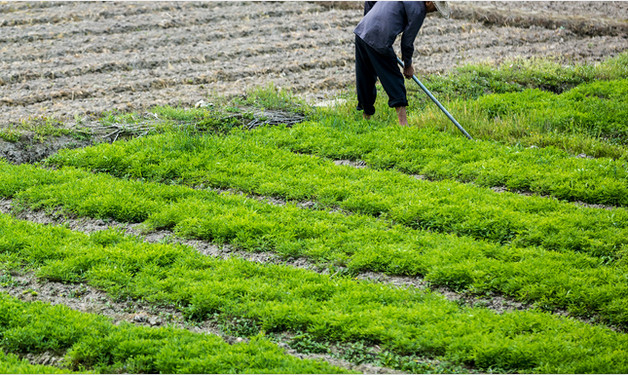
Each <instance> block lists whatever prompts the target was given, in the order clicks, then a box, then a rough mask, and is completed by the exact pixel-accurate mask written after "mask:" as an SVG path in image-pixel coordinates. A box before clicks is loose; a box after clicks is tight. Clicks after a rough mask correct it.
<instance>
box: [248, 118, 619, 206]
mask: <svg viewBox="0 0 628 375" xmlns="http://www.w3.org/2000/svg"><path fill="white" fill-rule="evenodd" d="M249 137H250V139H251V140H256V141H258V142H264V143H266V144H269V145H274V146H276V147H279V148H285V149H289V150H291V151H293V152H299V153H307V154H314V155H318V156H324V157H328V158H334V159H351V160H363V161H364V162H366V163H367V164H368V165H369V166H371V167H372V168H376V169H396V170H399V171H402V172H404V173H410V174H421V175H424V176H426V177H427V178H429V179H431V180H441V179H456V180H458V181H461V182H473V183H474V184H477V185H479V186H485V187H506V188H507V189H510V190H515V191H530V192H533V193H536V194H546V195H551V196H553V197H556V198H558V199H562V200H568V201H582V202H586V203H592V204H608V205H619V206H626V205H628V162H626V161H622V160H612V159H608V158H599V159H588V158H576V157H573V156H570V155H569V154H567V153H566V152H565V151H562V150H559V149H556V148H553V147H548V148H525V147H521V146H504V145H500V144H498V143H495V142H488V141H474V142H471V141H469V140H467V139H466V138H463V137H460V136H454V135H449V134H446V133H441V132H437V131H433V130H430V129H421V130H417V129H414V128H404V127H389V126H374V127H373V128H368V127H366V128H365V127H364V124H360V123H355V122H342V121H335V120H330V121H328V122H309V123H304V124H300V125H297V126H294V127H292V128H290V129H282V128H265V129H258V130H256V131H255V132H252V133H251V134H250V135H248V136H247V138H249Z"/></svg>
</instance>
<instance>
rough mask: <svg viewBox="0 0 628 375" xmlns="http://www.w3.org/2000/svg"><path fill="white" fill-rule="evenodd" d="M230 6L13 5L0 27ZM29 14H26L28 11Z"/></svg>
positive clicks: (79, 3) (140, 4)
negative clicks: (29, 6)
mask: <svg viewBox="0 0 628 375" xmlns="http://www.w3.org/2000/svg"><path fill="white" fill-rule="evenodd" d="M219 5H220V7H221V9H225V8H228V7H229V5H230V2H222V3H215V2H200V3H193V2H185V3H183V2H177V3H170V4H166V5H164V3H159V2H142V3H131V2H125V3H124V4H111V5H110V4H107V3H100V4H98V5H95V4H94V3H92V2H62V3H59V4H55V6H51V7H47V8H38V9H27V8H13V9H7V10H4V11H5V12H6V13H5V14H4V17H3V19H2V20H0V27H15V26H33V25H41V24H46V25H53V24H58V23H70V22H80V21H83V20H98V21H106V20H108V19H117V18H120V17H128V16H136V15H141V14H148V13H159V12H167V11H172V12H179V11H181V10H182V9H186V10H189V11H199V10H203V9H215V8H216V7H218V6H219ZM25 13H26V14H25Z"/></svg>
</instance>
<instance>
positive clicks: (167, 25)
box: [0, 6, 347, 45]
mask: <svg viewBox="0 0 628 375" xmlns="http://www.w3.org/2000/svg"><path fill="white" fill-rule="evenodd" d="M250 8H251V9H250V11H247V10H248V8H247V7H243V9H241V11H239V12H233V11H230V10H229V9H220V8H219V9H220V10H219V11H213V10H212V11H211V12H209V11H208V12H207V13H208V14H204V15H202V16H199V15H198V14H197V12H189V13H186V12H185V10H184V11H182V12H177V13H176V18H175V17H173V16H171V15H170V14H169V13H168V12H163V13H162V14H157V13H153V14H149V15H144V14H142V15H136V16H129V17H124V18H121V19H120V20H115V22H113V23H112V22H107V23H103V22H99V21H90V20H86V21H82V22H78V23H72V24H69V25H68V24H59V25H52V26H48V25H41V26H28V27H15V28H7V29H6V30H4V31H3V35H2V37H0V45H2V44H3V43H19V42H24V41H27V42H32V41H37V40H41V41H45V40H51V39H53V40H54V39H59V38H60V37H61V36H62V37H72V38H74V37H76V36H79V35H91V36H99V35H111V34H127V33H130V32H133V31H135V32H137V31H146V30H153V29H160V30H167V29H168V30H171V29H174V30H176V29H179V28H187V27H191V26H199V25H205V26H207V27H209V28H210V29H211V27H213V25H214V24H215V23H216V22H218V21H222V22H223V23H226V24H228V25H229V27H228V30H234V27H233V25H234V24H236V25H237V24H240V25H242V24H248V23H250V24H252V26H255V24H256V22H255V21H257V20H258V19H260V20H261V19H264V21H265V22H268V21H269V20H272V21H274V22H273V23H274V24H275V25H277V26H279V29H281V26H280V25H281V24H282V22H281V19H283V18H287V17H293V16H295V15H297V16H299V15H303V14H304V13H306V14H305V15H303V18H304V22H302V23H300V27H301V26H306V27H310V28H312V29H315V30H317V29H319V28H321V26H320V25H322V24H325V21H320V20H318V17H316V18H313V17H308V14H310V13H313V12H317V11H318V7H313V8H312V7H310V8H303V7H296V6H295V7H294V8H292V9H284V8H282V9H281V10H276V11H273V10H270V11H263V12H260V8H259V7H258V6H250ZM234 13H237V14H236V15H234ZM278 19H279V20H278ZM345 22H347V21H345ZM317 25H318V26H317ZM284 28H285V27H284ZM287 28H288V30H290V29H296V28H297V27H296V26H294V27H287Z"/></svg>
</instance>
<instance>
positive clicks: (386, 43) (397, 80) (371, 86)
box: [353, 1, 448, 126]
mask: <svg viewBox="0 0 628 375" xmlns="http://www.w3.org/2000/svg"><path fill="white" fill-rule="evenodd" d="M439 7H440V6H439ZM436 10H437V8H436V6H435V4H434V3H433V2H431V1H377V2H376V1H367V2H365V3H364V18H362V20H361V21H360V23H358V26H357V27H356V28H355V30H354V31H353V32H354V33H355V73H356V89H357V94H358V106H357V109H358V110H359V111H364V113H363V116H364V118H365V119H369V118H370V117H371V116H372V115H373V114H374V113H375V107H374V104H375V98H376V97H377V90H376V89H375V82H376V80H377V78H379V81H380V82H381V84H382V86H383V87H384V90H385V91H386V93H387V94H388V106H389V107H391V108H393V107H394V108H395V109H396V111H397V118H398V119H399V124H400V125H402V126H407V125H408V119H407V116H406V107H407V106H408V99H407V98H406V87H405V84H404V81H403V77H404V76H405V77H406V78H412V75H414V67H413V66H412V54H413V53H414V40H415V39H416V36H417V34H418V33H419V29H421V25H423V19H425V15H426V14H427V13H430V12H434V11H436ZM446 16H448V15H446ZM401 33H403V35H402V36H401V59H402V61H403V63H404V66H405V67H404V69H403V75H402V74H401V72H400V70H399V68H398V67H397V55H396V54H395V51H394V49H393V43H394V42H395V39H396V38H397V35H399V34H401Z"/></svg>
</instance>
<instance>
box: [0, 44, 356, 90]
mask: <svg viewBox="0 0 628 375" xmlns="http://www.w3.org/2000/svg"><path fill="white" fill-rule="evenodd" d="M242 39H245V40H246V41H245V42H244V43H241V44H236V45H232V46H230V48H229V50H225V49H223V48H221V47H220V46H215V47H214V46H213V45H211V44H208V45H206V46H202V47H199V46H194V45H192V44H190V45H184V46H181V47H177V52H178V53H177V54H176V55H174V56H172V55H171V56H169V51H171V50H172V46H163V47H156V48H150V49H145V50H142V51H133V50H130V51H129V50H125V51H124V52H120V53H109V54H83V53H81V54H75V55H73V56H66V57H65V58H63V59H54V60H51V63H50V64H46V66H45V68H44V69H42V68H41V61H32V62H29V63H22V62H13V63H4V62H3V63H0V72H1V73H0V86H6V85H16V84H24V85H29V81H35V80H46V81H49V80H55V79H63V78H68V77H78V76H81V75H86V74H94V73H110V72H117V71H123V72H128V71H133V70H149V71H154V70H156V69H158V68H168V70H172V69H177V68H179V67H180V66H185V64H190V65H192V64H193V65H194V67H193V70H195V71H199V72H202V71H207V70H210V69H213V68H215V66H211V65H209V64H210V63H214V62H215V63H217V64H218V67H222V66H223V65H224V63H225V61H233V60H236V61H241V62H245V63H247V64H248V65H252V63H253V62H254V63H255V65H266V64H267V65H271V66H272V65H276V62H277V60H279V59H280V58H279V57H278V56H277V55H282V56H285V54H286V53H288V54H289V55H288V56H287V57H282V58H283V59H291V60H296V61H298V60H302V59H303V58H311V56H310V53H309V50H310V49H312V48H321V46H320V45H318V44H317V43H316V42H314V41H309V42H308V41H300V42H297V41H290V40H289V41H286V40H277V41H272V40H270V41H268V43H266V44H259V43H256V41H255V40H254V39H248V38H242ZM322 47H323V48H326V49H328V50H329V51H332V52H333V53H332V55H336V54H337V53H338V52H341V51H342V52H345V51H352V45H350V44H349V43H347V42H346V41H338V40H333V39H332V40H329V41H327V42H326V43H324V46H322ZM286 51H289V52H286ZM290 55H292V56H290ZM188 70H189V69H186V70H184V71H188Z"/></svg>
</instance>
